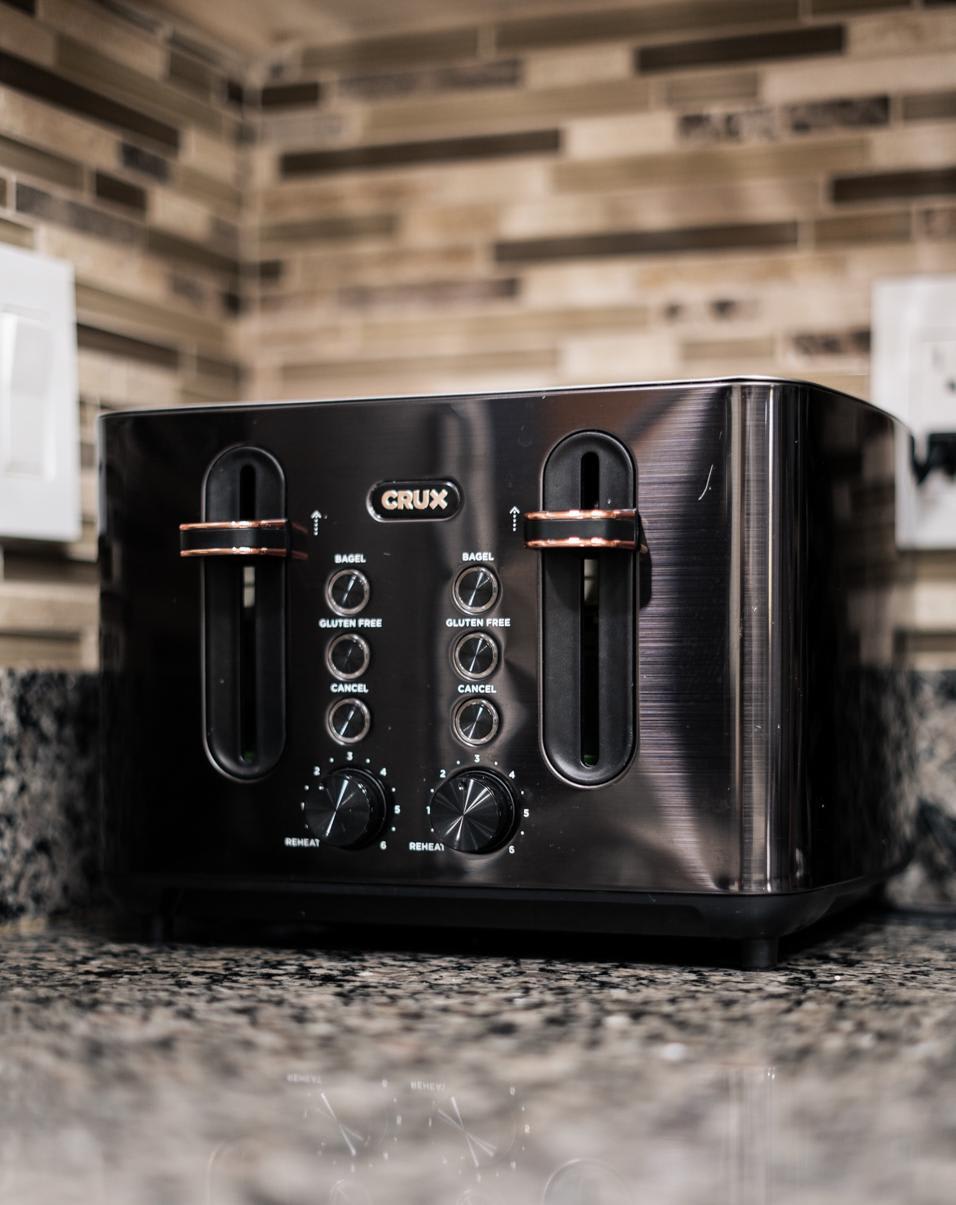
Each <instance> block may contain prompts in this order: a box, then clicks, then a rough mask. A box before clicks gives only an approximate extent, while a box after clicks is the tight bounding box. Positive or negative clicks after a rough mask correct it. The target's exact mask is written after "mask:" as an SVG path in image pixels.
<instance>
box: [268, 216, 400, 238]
mask: <svg viewBox="0 0 956 1205" xmlns="http://www.w3.org/2000/svg"><path fill="white" fill-rule="evenodd" d="M397 229H398V218H397V216H396V215H395V214H393V213H369V214H356V215H355V217H344V216H343V217H329V218H309V219H307V220H305V221H301V222H274V223H272V224H269V225H265V226H262V227H261V228H260V230H259V234H260V236H261V237H262V238H263V239H264V240H268V241H270V242H306V241H308V240H310V239H314V240H316V241H322V240H326V241H335V240H345V239H358V238H375V237H387V236H388V235H391V234H394V233H395V231H396V230H397Z"/></svg>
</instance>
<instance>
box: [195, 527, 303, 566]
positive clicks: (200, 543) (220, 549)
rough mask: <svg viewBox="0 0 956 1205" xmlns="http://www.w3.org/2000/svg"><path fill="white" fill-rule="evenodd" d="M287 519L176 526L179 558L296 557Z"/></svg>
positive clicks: (291, 532)
mask: <svg viewBox="0 0 956 1205" xmlns="http://www.w3.org/2000/svg"><path fill="white" fill-rule="evenodd" d="M293 535H294V531H293V525H292V524H291V523H290V522H289V520H288V519H228V520H223V521H220V522H216V523H180V525H179V555H180V556H182V557H210V556H239V557H248V556H269V557H300V556H301V555H302V554H301V553H299V552H297V551H296V550H295V549H294V547H293Z"/></svg>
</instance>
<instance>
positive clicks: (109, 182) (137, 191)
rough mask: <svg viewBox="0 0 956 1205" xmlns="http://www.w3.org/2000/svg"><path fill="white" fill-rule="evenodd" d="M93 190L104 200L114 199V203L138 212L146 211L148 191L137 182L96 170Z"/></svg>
mask: <svg viewBox="0 0 956 1205" xmlns="http://www.w3.org/2000/svg"><path fill="white" fill-rule="evenodd" d="M93 191H94V192H95V193H96V195H97V196H98V197H99V198H100V199H101V200H103V201H112V202H113V204H114V205H123V206H125V207H126V208H127V209H132V210H135V212H136V213H140V214H142V213H145V212H146V193H145V191H144V190H143V189H142V188H140V187H139V186H138V185H136V184H130V183H128V182H127V181H126V180H120V179H119V178H118V177H117V176H110V175H108V174H107V173H106V172H96V173H95V175H94V177H93Z"/></svg>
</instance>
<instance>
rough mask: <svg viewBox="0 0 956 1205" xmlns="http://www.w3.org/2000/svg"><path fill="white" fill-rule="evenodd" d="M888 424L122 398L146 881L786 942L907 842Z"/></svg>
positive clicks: (385, 909) (286, 900) (106, 439)
mask: <svg viewBox="0 0 956 1205" xmlns="http://www.w3.org/2000/svg"><path fill="white" fill-rule="evenodd" d="M893 428H894V422H893V420H892V419H891V418H890V417H888V416H887V415H886V414H884V413H883V412H881V411H879V410H877V409H875V408H874V407H872V406H869V405H867V404H866V403H864V402H861V401H857V400H855V399H853V398H850V397H847V396H844V395H840V394H836V393H833V392H830V391H828V390H825V389H822V388H818V387H815V386H813V385H808V384H801V383H797V382H790V381H781V380H769V379H760V378H739V379H726V380H712V381H698V382H688V383H679V382H678V383H671V384H652V385H624V386H613V387H595V388H574V389H559V390H548V391H543V392H537V393H514V394H493V395H492V394H489V395H477V396H468V397H423V398H395V399H381V400H361V401H343V402H304V403H281V404H254V405H241V406H210V407H196V408H186V409H177V410H168V411H146V412H144V411H140V412H137V413H123V414H113V415H108V416H106V417H105V418H104V419H102V420H101V425H100V430H99V437H100V485H101V532H100V541H101V564H102V684H103V693H102V720H103V753H104V762H103V791H104V795H103V834H104V851H105V866H106V872H107V875H108V881H109V883H110V884H111V886H112V888H113V890H114V892H115V893H116V894H117V895H118V896H119V897H120V898H121V899H122V900H123V901H125V903H126V904H127V905H128V906H129V907H130V908H134V909H137V910H138V911H140V912H141V913H143V914H148V915H153V916H156V917H166V918H169V917H173V916H175V915H177V914H201V913H210V912H211V913H214V914H215V913H221V914H228V915H230V916H248V917H259V918H266V917H269V918H279V919H282V918H284V919H286V920H289V921H296V920H306V921H314V922H321V923H337V922H350V921H351V922H360V923H363V924H369V923H371V924H415V925H456V926H463V927H464V926H478V927H492V928H521V929H534V928H539V929H550V930H579V931H591V932H601V933H619V934H657V935H686V936H707V937H715V938H725V939H733V940H735V941H739V942H741V943H743V956H744V960H745V962H746V963H747V964H749V965H760V964H767V963H772V962H773V961H774V960H775V958H776V957H777V940H778V939H779V938H780V937H781V936H782V935H785V934H787V933H790V932H793V931H794V930H796V929H798V928H801V927H803V926H805V925H807V924H809V923H810V922H812V921H814V920H816V919H818V918H819V917H821V916H823V915H824V914H825V913H827V912H829V911H831V910H832V909H834V908H836V907H839V906H842V905H844V904H846V903H849V902H850V901H852V900H854V899H857V898H859V897H860V896H861V895H863V894H864V893H866V892H867V891H869V890H871V889H872V888H873V887H874V886H875V885H877V884H878V883H879V882H880V881H881V880H883V879H884V878H885V877H886V876H887V875H888V874H889V873H890V872H891V871H893V870H894V869H895V868H897V867H898V866H900V865H901V864H902V863H903V862H904V861H905V859H906V856H907V852H908V845H909V841H910V836H911V829H912V823H913V816H914V801H913V797H912V774H911V773H910V770H911V740H910V721H909V702H908V700H909V696H908V689H907V676H906V674H905V673H904V672H903V671H902V670H900V669H899V668H898V667H897V666H896V664H895V660H894V633H895V630H896V616H895V614H894V610H893V607H894V598H895V597H896V593H897V592H895V591H894V572H895V570H894V564H895V548H894V542H893V527H892V510H893V486H894V478H893V474H894V467H893V466H894V459H893V437H894V430H893Z"/></svg>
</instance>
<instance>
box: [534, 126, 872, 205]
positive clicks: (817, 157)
mask: <svg viewBox="0 0 956 1205" xmlns="http://www.w3.org/2000/svg"><path fill="white" fill-rule="evenodd" d="M868 161H869V155H868V147H867V143H866V141H865V140H864V139H863V138H853V139H827V140H819V141H815V142H812V143H811V142H809V141H801V142H799V143H788V144H785V145H779V146H758V147H733V148H730V147H724V148H720V149H716V148H707V149H701V150H694V151H689V152H688V151H683V152H678V153H675V154H670V155H668V154H659V155H633V156H621V157H618V158H613V159H603V160H594V161H593V162H592V161H588V162H584V163H560V164H558V165H557V166H556V167H554V168H553V169H552V170H553V174H554V183H555V187H556V189H557V190H558V191H559V192H599V191H604V190H609V189H618V188H650V187H659V186H660V185H661V184H675V183H684V184H696V185H698V186H700V187H704V186H709V185H711V184H714V183H726V182H727V181H728V180H741V179H756V178H759V177H774V176H804V175H807V174H808V173H810V172H814V173H822V172H827V171H852V170H854V169H855V168H863V167H865V166H867V163H868Z"/></svg>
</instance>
